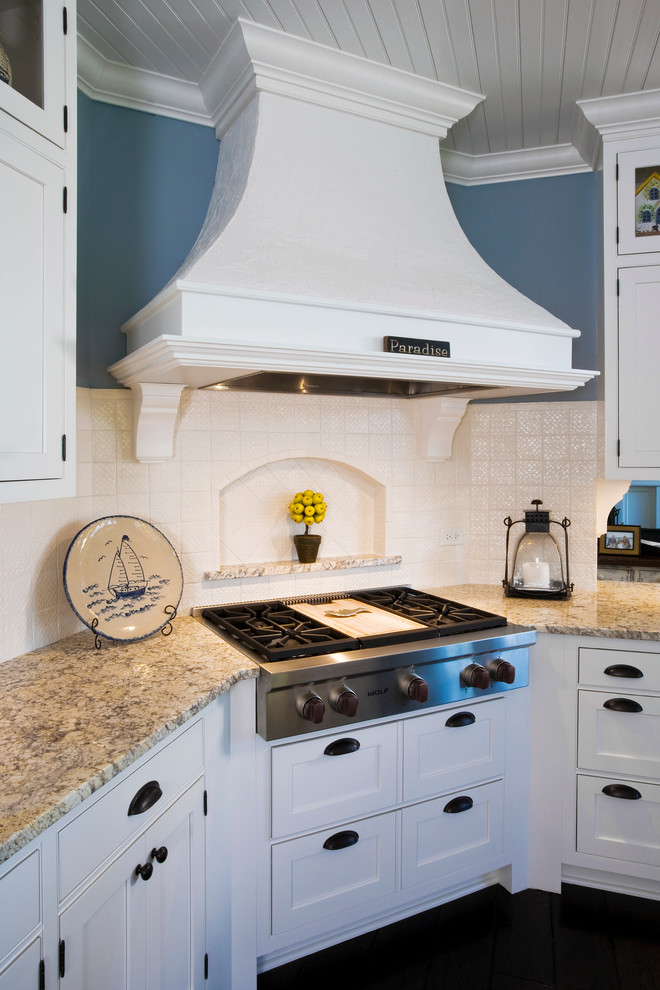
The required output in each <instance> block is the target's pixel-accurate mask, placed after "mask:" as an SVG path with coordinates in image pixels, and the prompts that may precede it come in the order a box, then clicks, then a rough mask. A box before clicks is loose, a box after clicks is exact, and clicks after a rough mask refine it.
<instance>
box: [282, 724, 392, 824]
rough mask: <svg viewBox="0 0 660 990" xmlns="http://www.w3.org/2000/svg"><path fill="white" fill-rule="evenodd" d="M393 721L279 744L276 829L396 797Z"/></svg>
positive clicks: (378, 807)
mask: <svg viewBox="0 0 660 990" xmlns="http://www.w3.org/2000/svg"><path fill="white" fill-rule="evenodd" d="M396 769H397V727H396V725H394V724H393V723H389V724H386V725H377V726H371V727H370V728H367V729H358V730H357V731H355V732H346V733H341V734H335V735H332V736H327V735H324V736H314V737H312V738H311V739H305V740H302V741H300V742H294V743H289V744H287V745H284V746H275V747H273V749H272V752H271V770H272V799H271V808H272V834H273V836H274V837H278V836H282V835H290V834H292V833H294V832H301V831H304V830H306V829H310V828H319V827H323V826H324V825H328V824H330V823H332V822H336V821H341V820H342V819H346V818H355V817H358V816H362V815H367V814H370V813H372V812H374V811H382V810H383V809H384V808H387V807H390V806H391V805H393V804H395V803H396V780H397V773H396Z"/></svg>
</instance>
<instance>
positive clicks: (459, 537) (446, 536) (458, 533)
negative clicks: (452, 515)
mask: <svg viewBox="0 0 660 990" xmlns="http://www.w3.org/2000/svg"><path fill="white" fill-rule="evenodd" d="M442 542H443V543H444V544H446V545H447V546H452V547H457V546H460V544H461V543H462V542H463V530H462V529H445V530H443V533H442Z"/></svg>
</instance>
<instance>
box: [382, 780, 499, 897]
mask: <svg viewBox="0 0 660 990" xmlns="http://www.w3.org/2000/svg"><path fill="white" fill-rule="evenodd" d="M402 816H403V827H402V851H403V854H402V871H401V878H402V879H401V884H402V887H403V889H404V890H405V889H407V888H409V887H414V886H415V885H417V884H421V883H426V882H427V881H429V880H436V879H438V878H439V877H447V876H449V875H450V874H452V873H455V872H456V871H457V870H462V869H466V868H473V867H474V868H476V869H478V868H479V867H480V866H481V864H484V863H486V862H487V861H488V860H491V859H493V858H494V857H497V856H499V855H501V853H502V851H503V849H504V782H503V781H502V780H496V781H493V782H492V783H490V784H481V785H480V786H479V787H472V788H468V789H466V790H460V791H458V792H457V793H454V794H448V795H446V796H444V797H442V798H436V799H435V800H434V801H424V802H422V803H421V804H415V805H413V806H412V807H410V808H404V810H403V812H402Z"/></svg>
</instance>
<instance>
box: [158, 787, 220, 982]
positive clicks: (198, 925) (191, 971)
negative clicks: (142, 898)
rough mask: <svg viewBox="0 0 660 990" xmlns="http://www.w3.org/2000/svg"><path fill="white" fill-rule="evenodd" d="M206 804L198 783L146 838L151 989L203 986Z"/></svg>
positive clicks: (177, 802)
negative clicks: (150, 865) (149, 871)
mask: <svg viewBox="0 0 660 990" xmlns="http://www.w3.org/2000/svg"><path fill="white" fill-rule="evenodd" d="M203 800H204V784H203V781H201V780H200V781H198V783H197V784H195V785H194V786H193V787H191V788H190V790H189V791H187V792H186V794H185V795H184V796H183V797H181V798H179V800H178V801H176V802H175V804H174V805H173V806H172V807H171V808H170V809H169V811H167V812H165V814H164V815H163V816H162V818H160V819H159V820H158V821H157V822H156V823H155V824H154V825H152V826H151V828H150V829H149V831H148V832H147V835H146V855H147V857H148V861H149V862H150V863H153V867H154V872H153V875H152V877H151V879H150V880H149V881H148V883H144V882H142V886H143V887H144V888H146V893H147V904H146V934H145V942H144V949H145V963H144V967H145V987H146V988H147V990H150V988H151V987H158V990H192V987H198V986H202V984H203V979H204V922H205V918H204V835H203V830H204V816H203ZM221 852H222V851H221V850H219V851H218V854H219V855H220V854H221ZM163 857H165V858H163ZM161 859H162V862H160V861H159V860H161Z"/></svg>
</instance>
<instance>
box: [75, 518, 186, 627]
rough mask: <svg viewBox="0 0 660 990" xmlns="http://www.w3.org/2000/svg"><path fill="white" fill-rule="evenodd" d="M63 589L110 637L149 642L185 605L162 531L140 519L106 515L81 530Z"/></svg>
mask: <svg viewBox="0 0 660 990" xmlns="http://www.w3.org/2000/svg"><path fill="white" fill-rule="evenodd" d="M64 591H65V593H66V597H67V599H68V601H69V605H70V606H71V608H72V609H73V611H74V612H75V613H76V615H77V616H78V618H79V619H80V620H81V621H82V622H84V623H85V625H86V626H88V627H89V628H90V629H91V630H92V631H93V632H95V633H98V634H99V635H100V636H105V637H106V638H107V639H114V640H123V641H124V642H131V641H134V640H138V639H145V638H146V637H147V636H151V635H152V634H153V633H155V632H158V631H159V629H162V628H163V626H165V625H166V624H167V623H168V622H169V621H170V619H171V618H172V616H173V615H174V614H175V612H176V609H177V608H178V607H179V602H180V601H181V593H182V591H183V573H182V571H181V564H180V562H179V558H178V557H177V555H176V551H175V549H174V547H173V546H172V544H171V543H170V541H169V540H168V539H167V538H166V537H165V536H163V534H162V533H161V532H160V530H158V529H156V527H155V526H152V525H151V523H148V522H145V520H144V519H137V518H135V516H104V517H103V518H102V519H96V520H95V521H94V522H91V523H89V524H88V525H87V526H85V527H84V528H83V529H81V530H80V532H79V533H78V535H77V536H75V537H74V539H73V541H72V543H71V546H70V547H69V549H68V551H67V555H66V560H65V561H64Z"/></svg>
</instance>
